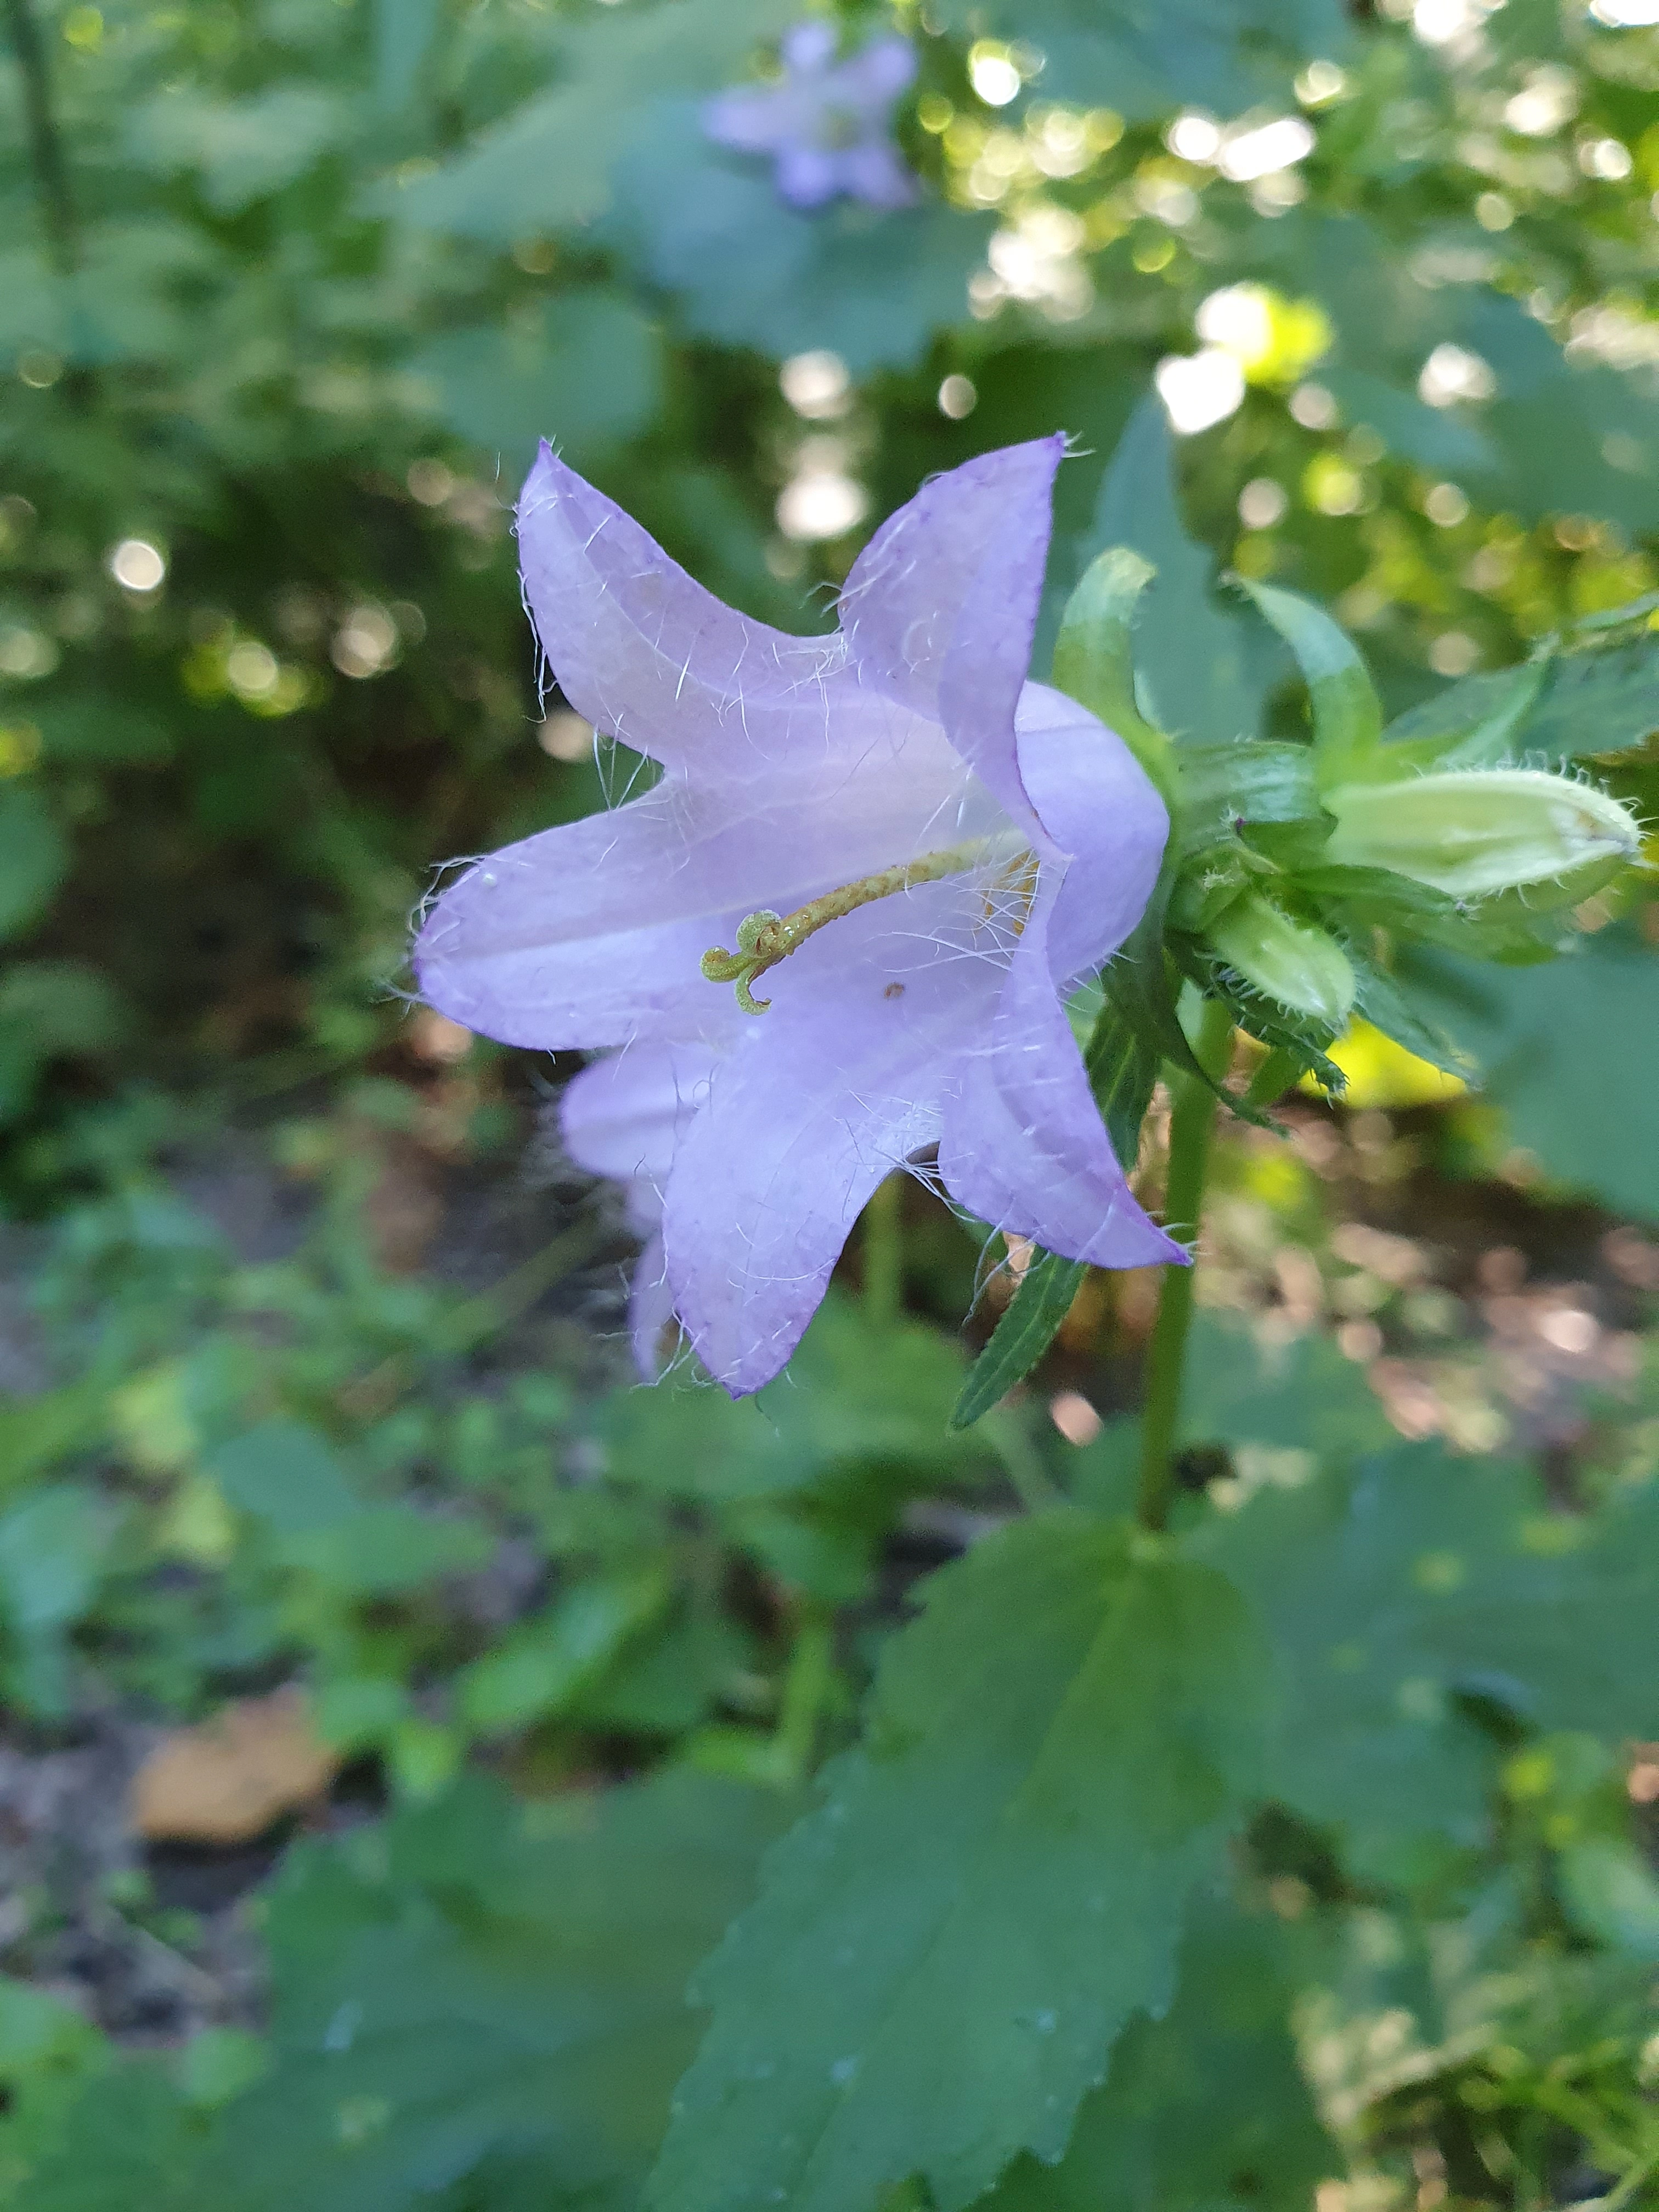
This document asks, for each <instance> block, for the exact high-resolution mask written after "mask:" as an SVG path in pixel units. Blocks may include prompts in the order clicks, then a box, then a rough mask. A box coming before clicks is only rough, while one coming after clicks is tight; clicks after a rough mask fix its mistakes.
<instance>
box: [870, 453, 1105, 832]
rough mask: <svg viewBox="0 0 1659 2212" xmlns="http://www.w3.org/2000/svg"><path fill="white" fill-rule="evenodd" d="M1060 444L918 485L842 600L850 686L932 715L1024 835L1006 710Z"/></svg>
mask: <svg viewBox="0 0 1659 2212" xmlns="http://www.w3.org/2000/svg"><path fill="white" fill-rule="evenodd" d="M1065 444H1066V441H1065V440H1064V439H1063V438H1062V437H1059V436H1055V437H1053V438H1040V439H1036V440H1034V441H1032V442H1031V443H1030V444H1028V445H1024V446H1009V447H1004V448H1003V449H1002V450H1001V451H1000V452H999V453H984V454H981V456H980V458H979V459H977V460H972V461H967V462H964V463H963V465H962V466H961V467H960V468H957V469H952V470H951V471H950V473H949V474H948V475H946V476H942V477H935V478H934V479H933V482H932V483H927V484H924V485H923V486H922V488H921V490H920V491H919V492H918V493H917V494H916V495H915V498H914V499H913V500H912V501H910V502H909V504H908V506H907V507H901V508H900V509H899V511H898V513H896V515H894V516H893V517H892V518H891V520H890V521H888V522H885V523H884V524H883V526H882V527H881V528H880V529H879V530H878V532H876V534H875V536H874V537H873V538H872V539H871V541H870V543H869V544H868V545H866V547H865V549H864V550H863V552H862V553H861V554H860V556H859V557H858V559H857V561H856V562H854V565H853V569H852V573H851V574H850V575H849V576H848V580H847V586H846V589H845V590H844V591H843V592H842V602H841V605H842V617H841V618H842V630H843V631H844V632H845V634H846V636H847V640H848V646H849V647H850V648H851V652H852V656H853V659H854V665H855V668H856V671H857V673H858V676H859V678H860V681H861V682H863V683H866V684H874V685H878V686H879V687H880V688H881V689H883V690H887V691H890V693H891V694H892V696H894V697H895V698H897V699H901V700H902V701H903V702H904V703H905V704H906V705H907V706H909V707H913V708H915V710H916V711H917V712H918V713H920V714H929V715H933V716H937V717H938V718H939V719H940V720H942V721H943V722H944V724H945V733H946V735H947V736H948V737H949V738H950V739H951V744H953V745H954V746H955V747H956V749H957V752H958V753H959V754H960V755H961V756H962V757H963V760H964V761H965V762H966V763H968V765H969V767H970V768H971V769H973V770H974V772H975V775H978V776H979V777H980V778H981V781H983V782H984V783H985V784H986V785H987V787H989V789H990V790H991V791H992V792H993V793H994V795H995V797H996V799H997V800H998V802H999V803H1000V805H1002V806H1003V807H1004V808H1005V809H1006V811H1007V812H1008V814H1009V816H1010V817H1011V818H1012V820H1014V821H1015V822H1018V823H1021V824H1022V825H1024V826H1028V827H1035V817H1034V816H1033V815H1032V811H1031V807H1030V801H1029V799H1028V798H1027V796H1026V793H1025V791H1024V787H1023V785H1022V784H1021V782H1020V779H1019V766H1018V749H1017V746H1016V743H1015V738H1014V710H1015V707H1016V705H1017V703H1018V698H1019V694H1020V690H1021V687H1022V686H1023V684H1024V680H1025V671H1026V670H1027V668H1028V667H1029V666H1030V653H1031V635H1032V632H1033V630H1034V629H1035V627H1036V610H1037V603H1038V601H1039V599H1041V597H1042V578H1043V571H1044V568H1045V566H1046V563H1047V560H1048V532H1049V528H1050V520H1051V512H1050V502H1051V496H1052V491H1053V486H1054V471H1055V470H1056V469H1057V468H1058V467H1059V465H1060V456H1061V454H1062V453H1063V452H1064V451H1065Z"/></svg>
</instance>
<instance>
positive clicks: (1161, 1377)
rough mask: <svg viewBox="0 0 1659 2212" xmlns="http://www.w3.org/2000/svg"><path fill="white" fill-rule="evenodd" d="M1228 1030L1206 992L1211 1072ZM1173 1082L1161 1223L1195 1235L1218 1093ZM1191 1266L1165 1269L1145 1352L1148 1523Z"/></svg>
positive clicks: (1160, 1520)
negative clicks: (1167, 1165) (1168, 1178)
mask: <svg viewBox="0 0 1659 2212" xmlns="http://www.w3.org/2000/svg"><path fill="white" fill-rule="evenodd" d="M1232 1033H1233V1023H1232V1016H1231V1014H1230V1013H1229V1012H1228V1011H1227V1009H1226V1007H1225V1006H1222V1005H1221V1004H1220V1002H1219V1001H1218V1000H1210V1002H1209V1003H1208V1004H1207V1005H1206V1007H1205V1009H1204V1018H1203V1024H1202V1026H1201V1028H1200V1031H1199V1037H1198V1042H1197V1044H1196V1046H1195V1047H1194V1050H1195V1052H1196V1054H1197V1056H1198V1059H1199V1061H1200V1065H1201V1066H1203V1067H1204V1068H1205V1069H1206V1070H1207V1071H1208V1073H1210V1074H1212V1075H1214V1076H1217V1077H1219V1076H1220V1075H1221V1074H1222V1073H1223V1072H1224V1071H1225V1063H1226V1055H1227V1052H1228V1048H1229V1046H1230V1045H1231V1040H1232ZM1170 1088H1171V1090H1172V1091H1173V1093H1174V1097H1173V1100H1172V1109H1171V1112H1170V1182H1169V1190H1168V1192H1167V1194H1166V1196H1165V1199H1164V1226H1165V1227H1166V1228H1167V1229H1168V1230H1169V1231H1170V1235H1171V1236H1176V1237H1178V1236H1182V1235H1183V1234H1191V1235H1192V1236H1194V1237H1196V1235H1197V1233H1198V1225H1199V1220H1200V1216H1201V1215H1202V1213H1203V1211H1204V1178H1205V1174H1206V1170H1207V1168H1208V1166H1209V1158H1210V1133H1211V1131H1212V1128H1213V1127H1214V1126H1215V1109H1216V1098H1215V1093H1214V1092H1213V1091H1212V1090H1211V1088H1210V1086H1209V1085H1208V1084H1207V1083H1206V1082H1205V1081H1204V1080H1203V1079H1202V1077H1200V1076H1197V1075H1194V1074H1191V1073H1185V1074H1176V1075H1174V1076H1173V1077H1172V1079H1171V1083H1170ZM1194 1273H1196V1267H1195V1266H1194V1267H1166V1268H1165V1269H1164V1282H1163V1286H1162V1288H1161V1290H1160V1291H1159V1294H1158V1320H1157V1322H1156V1323H1155V1325H1154V1327H1153V1329H1152V1343H1151V1345H1150V1346H1149V1347H1148V1350H1147V1354H1146V1407H1145V1410H1144V1412H1143V1413H1142V1415H1141V1446H1140V1490H1139V1496H1138V1498H1137V1499H1136V1502H1135V1511H1136V1514H1137V1516H1138V1517H1139V1520H1140V1522H1141V1523H1142V1525H1143V1527H1145V1528H1162V1527H1163V1526H1164V1522H1165V1521H1166V1520H1167V1519H1168V1518H1169V1513H1170V1492H1171V1491H1172V1490H1173V1488H1174V1486H1175V1446H1176V1431H1177V1425H1178V1423H1179V1421H1180V1418H1181V1383H1182V1368H1183V1365H1184V1363H1185V1360H1186V1356H1187V1334H1188V1329H1189V1328H1190V1327H1191V1324H1192V1318H1193V1278H1194Z"/></svg>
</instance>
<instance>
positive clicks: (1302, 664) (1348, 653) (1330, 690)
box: [1239, 577, 1383, 789]
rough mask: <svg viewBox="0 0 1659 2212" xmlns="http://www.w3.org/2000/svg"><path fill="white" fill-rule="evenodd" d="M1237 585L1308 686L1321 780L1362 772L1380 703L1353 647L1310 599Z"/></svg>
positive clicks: (1379, 721) (1378, 724)
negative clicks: (1270, 627)
mask: <svg viewBox="0 0 1659 2212" xmlns="http://www.w3.org/2000/svg"><path fill="white" fill-rule="evenodd" d="M1239 586H1240V588H1241V589H1242V590H1243V591H1246V592H1249V595H1250V597H1251V599H1254V600H1255V604H1256V605H1257V606H1258V607H1259V608H1260V609H1261V612H1262V613H1263V614H1264V615H1265V616H1266V617H1267V620H1268V621H1269V622H1270V623H1272V624H1273V628H1274V629H1276V630H1277V631H1278V632H1279V635H1280V636H1281V637H1282V638H1283V639H1284V641H1285V643H1286V645H1288V646H1289V647H1290V648H1291V652H1292V653H1294V654H1295V656H1296V665H1297V668H1298V669H1299V670H1300V671H1301V672H1302V677H1303V680H1304V683H1305V684H1307V687H1308V702H1309V706H1310V709H1311V711H1312V714H1313V731H1314V769H1315V772H1316V775H1317V776H1318V779H1319V781H1320V783H1321V785H1322V787H1325V788H1327V789H1328V788H1329V787H1330V786H1331V785H1333V784H1335V783H1342V782H1346V781H1348V780H1349V779H1350V778H1351V777H1352V776H1355V775H1358V774H1359V773H1360V772H1361V770H1362V769H1363V767H1364V763H1366V762H1367V761H1368V760H1369V759H1370V756H1371V754H1372V753H1373V752H1374V751H1375V750H1376V744H1377V740H1378V738H1380V737H1381V736H1382V733H1383V702H1382V701H1381V700H1380V699H1379V698H1378V697H1377V696H1376V685H1375V684H1373V683H1372V682H1371V678H1370V671H1369V669H1367V667H1366V665H1365V663H1364V660H1363V659H1361V657H1360V654H1359V651H1358V647H1356V646H1355V644H1354V643H1353V641H1352V639H1351V638H1350V637H1349V636H1348V635H1347V633H1346V630H1343V629H1340V627H1339V626H1338V624H1337V623H1334V622H1333V621H1332V620H1331V618H1330V617H1329V616H1328V614H1327V613H1326V612H1325V611H1324V609H1323V608H1322V607H1317V606H1316V605H1314V603H1313V601H1312V600H1311V599H1303V598H1302V597H1301V596H1300V595H1299V594H1298V593H1297V592H1283V591H1280V590H1279V589H1278V587H1277V586H1274V585H1272V584H1255V583H1252V582H1250V581H1249V580H1248V578H1245V577H1240V579H1239Z"/></svg>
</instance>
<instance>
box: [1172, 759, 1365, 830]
mask: <svg viewBox="0 0 1659 2212" xmlns="http://www.w3.org/2000/svg"><path fill="white" fill-rule="evenodd" d="M1177 774H1178V792H1179V798H1180V805H1179V808H1178V811H1177V817H1176V818H1177V820H1178V822H1179V823H1180V843H1181V849H1182V853H1183V854H1194V853H1200V852H1202V851H1204V850H1205V848H1206V847H1208V846H1212V845H1218V844H1224V843H1226V842H1229V841H1230V840H1231V839H1232V838H1233V837H1235V836H1237V835H1238V834H1239V832H1240V830H1241V829H1243V828H1245V827H1246V826H1248V825H1249V824H1252V823H1284V822H1312V823H1318V822H1320V821H1322V810H1321V807H1320V804H1319V793H1318V789H1317V787H1316V783H1315V781H1314V758H1313V754H1312V752H1311V751H1310V749H1309V748H1308V747H1307V746H1306V745H1297V744H1269V743H1265V742H1263V741H1261V740H1260V739H1257V738H1245V739H1243V740H1242V741H1241V742H1239V743H1237V744H1231V745H1194V746H1192V747H1190V748H1188V749H1187V750H1183V751H1182V754H1181V755H1180V757H1179V767H1178V770H1177ZM1327 827H1328V825H1327Z"/></svg>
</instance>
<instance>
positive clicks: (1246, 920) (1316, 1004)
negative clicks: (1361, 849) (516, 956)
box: [1209, 891, 1355, 1029]
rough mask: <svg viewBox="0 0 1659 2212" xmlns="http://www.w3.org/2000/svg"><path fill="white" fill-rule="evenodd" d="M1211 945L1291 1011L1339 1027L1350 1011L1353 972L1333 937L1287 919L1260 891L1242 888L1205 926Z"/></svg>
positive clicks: (1288, 917)
mask: <svg viewBox="0 0 1659 2212" xmlns="http://www.w3.org/2000/svg"><path fill="white" fill-rule="evenodd" d="M1209 938H1210V943H1211V944H1212V945H1213V946H1214V948H1215V950H1216V951H1218V953H1219V954H1220V955H1221V957H1222V958H1223V959H1224V960H1225V961H1226V962H1227V963H1228V965H1229V966H1230V967H1232V968H1236V969H1237V970H1238V972H1239V974H1240V975H1242V976H1243V978H1244V980H1245V981H1246V982H1247V983H1252V984H1254V985H1255V988H1256V989H1257V990H1258V991H1261V992H1263V993H1265V994H1266V995H1267V997H1268V998H1270V999H1273V1000H1277V1002H1278V1003H1279V1005H1280V1006H1287V1007H1289V1008H1290V1010H1291V1012H1293V1013H1298V1014H1310V1015H1312V1016H1313V1018H1315V1019H1316V1021H1322V1022H1325V1023H1328V1024H1329V1025H1330V1027H1331V1028H1332V1029H1340V1027H1341V1025H1342V1024H1343V1023H1344V1022H1346V1020H1347V1018H1348V1016H1349V1014H1350V1013H1351V1012H1352V1010H1353V1000H1354V988H1355V986H1354V975H1353V969H1352V967H1351V966H1350V965H1349V963H1348V956H1347V954H1346V952H1345V951H1343V950H1342V947H1341V946H1340V945H1339V944H1338V943H1337V942H1336V939H1334V937H1328V936H1327V935H1326V933H1325V932H1324V931H1323V930H1322V929H1312V928H1310V927H1308V925H1307V924H1306V923H1305V922H1300V921H1291V917H1290V916H1289V915H1287V914H1286V913H1285V910H1284V908H1282V907H1278V906H1275V905H1274V904H1273V901H1272V900H1271V899H1269V898H1265V897H1264V896H1262V894H1261V892H1260V891H1246V892H1245V894H1244V896H1243V897H1242V898H1240V899H1237V900H1235V901H1234V902H1233V904H1232V905H1231V906H1230V907H1229V908H1227V910H1226V912H1225V914H1222V915H1218V917H1217V919H1216V920H1215V921H1212V923H1211V925H1210V930H1209Z"/></svg>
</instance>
